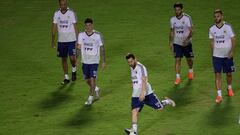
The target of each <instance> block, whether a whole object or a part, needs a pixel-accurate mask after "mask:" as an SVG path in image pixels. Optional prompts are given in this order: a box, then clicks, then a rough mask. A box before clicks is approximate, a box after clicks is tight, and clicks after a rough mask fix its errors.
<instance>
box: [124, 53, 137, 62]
mask: <svg viewBox="0 0 240 135" xmlns="http://www.w3.org/2000/svg"><path fill="white" fill-rule="evenodd" d="M130 58H133V59H135V56H134V54H132V53H128V54H127V55H126V59H127V60H128V59H130Z"/></svg>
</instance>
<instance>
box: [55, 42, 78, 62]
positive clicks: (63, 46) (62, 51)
mask: <svg viewBox="0 0 240 135" xmlns="http://www.w3.org/2000/svg"><path fill="white" fill-rule="evenodd" d="M75 43H76V42H75V41H74V42H58V48H57V56H58V57H62V58H65V57H68V56H74V55H76V47H75Z"/></svg>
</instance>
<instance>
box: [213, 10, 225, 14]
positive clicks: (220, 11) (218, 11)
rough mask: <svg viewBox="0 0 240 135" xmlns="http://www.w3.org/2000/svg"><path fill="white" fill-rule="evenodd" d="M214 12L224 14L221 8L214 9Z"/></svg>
mask: <svg viewBox="0 0 240 135" xmlns="http://www.w3.org/2000/svg"><path fill="white" fill-rule="evenodd" d="M213 13H214V14H216V13H220V14H221V15H222V14H223V12H222V10H221V9H216V10H214V12H213Z"/></svg>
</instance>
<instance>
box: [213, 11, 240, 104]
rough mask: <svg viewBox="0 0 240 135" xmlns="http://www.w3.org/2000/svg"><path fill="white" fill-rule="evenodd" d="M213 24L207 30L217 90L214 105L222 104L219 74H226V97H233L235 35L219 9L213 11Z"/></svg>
mask: <svg viewBox="0 0 240 135" xmlns="http://www.w3.org/2000/svg"><path fill="white" fill-rule="evenodd" d="M214 19H215V24H214V25H213V26H211V28H210V29H209V38H210V40H211V49H212V55H213V57H212V59H213V67H214V72H215V85H216V89H217V97H216V103H218V104H219V103H221V102H222V83H221V81H222V79H221V73H222V71H223V73H226V78H227V85H228V87H227V90H228V96H230V97H231V96H234V93H233V89H232V72H234V70H235V67H234V62H233V52H234V48H235V46H236V45H235V34H234V32H233V29H232V27H231V25H229V24H228V23H226V22H224V21H223V13H222V11H221V10H220V9H218V10H215V11H214Z"/></svg>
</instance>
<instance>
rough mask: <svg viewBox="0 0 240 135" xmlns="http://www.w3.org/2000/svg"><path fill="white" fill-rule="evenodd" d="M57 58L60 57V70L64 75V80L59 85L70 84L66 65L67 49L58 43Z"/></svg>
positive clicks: (63, 44)
mask: <svg viewBox="0 0 240 135" xmlns="http://www.w3.org/2000/svg"><path fill="white" fill-rule="evenodd" d="M57 51H58V53H57V56H58V57H61V60H62V68H63V73H64V80H63V81H62V82H61V84H63V85H64V84H68V83H69V82H70V80H69V76H68V64H67V48H66V45H65V43H61V42H58V48H57Z"/></svg>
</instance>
